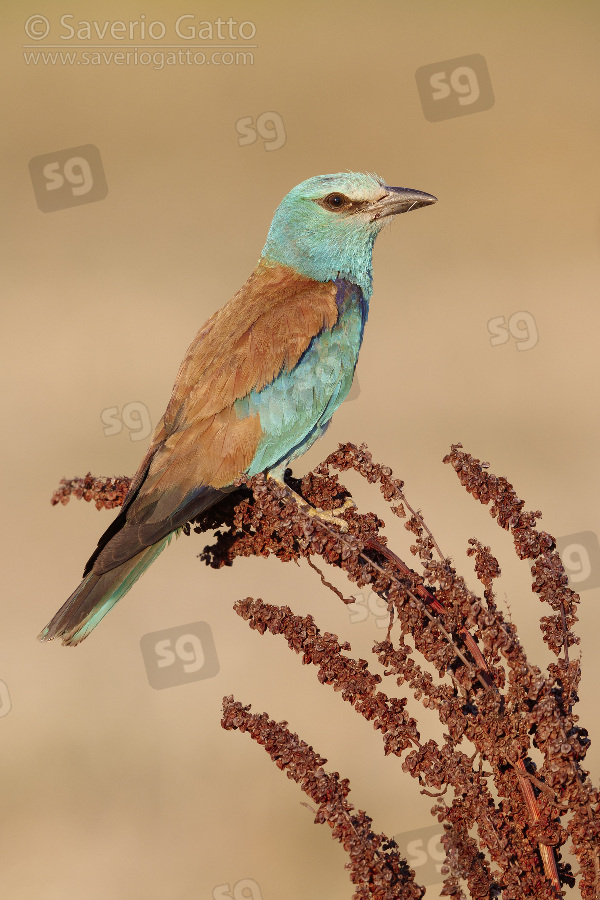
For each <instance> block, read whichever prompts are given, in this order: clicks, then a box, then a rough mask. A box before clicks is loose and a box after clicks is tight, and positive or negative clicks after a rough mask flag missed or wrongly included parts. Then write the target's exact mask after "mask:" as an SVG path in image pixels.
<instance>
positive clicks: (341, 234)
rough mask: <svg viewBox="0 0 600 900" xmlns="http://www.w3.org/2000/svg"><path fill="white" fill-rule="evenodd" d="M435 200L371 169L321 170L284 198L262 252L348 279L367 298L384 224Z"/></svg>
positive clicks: (313, 272)
mask: <svg viewBox="0 0 600 900" xmlns="http://www.w3.org/2000/svg"><path fill="white" fill-rule="evenodd" d="M435 201H436V198H435V197H433V196H432V195H431V194H426V193H424V192H423V191H415V190H413V189H412V188H401V187H390V186H389V185H387V184H386V183H385V182H384V181H383V179H381V178H379V177H378V176H377V175H371V174H368V173H363V172H339V173H338V174H336V175H317V176H316V177H315V178H309V179H308V180H307V181H303V182H302V183H301V184H298V185H296V187H295V188H293V189H292V190H291V191H290V192H289V194H287V196H285V197H284V198H283V200H282V201H281V203H280V205H279V206H278V208H277V209H276V211H275V215H274V216H273V221H272V222H271V227H270V229H269V234H268V236H267V242H266V244H265V246H264V249H263V252H262V255H263V257H266V258H267V259H269V260H271V261H273V262H278V263H282V264H283V265H286V266H290V267H291V268H292V269H294V270H295V271H297V272H300V274H302V275H306V276H307V277H309V278H314V279H315V280H316V281H332V280H334V279H335V278H338V277H342V278H345V279H347V280H348V281H352V282H354V284H358V285H359V286H360V287H361V288H362V291H363V294H364V295H365V298H367V299H368V298H369V296H370V294H371V257H372V252H373V244H374V242H375V238H376V237H377V235H378V234H379V232H380V231H381V229H382V228H383V227H384V226H385V225H387V224H388V223H390V222H391V221H392V219H393V218H394V217H395V216H396V215H398V214H399V213H403V212H409V211H410V210H411V209H418V208H419V207H421V206H428V205H429V204H430V203H435Z"/></svg>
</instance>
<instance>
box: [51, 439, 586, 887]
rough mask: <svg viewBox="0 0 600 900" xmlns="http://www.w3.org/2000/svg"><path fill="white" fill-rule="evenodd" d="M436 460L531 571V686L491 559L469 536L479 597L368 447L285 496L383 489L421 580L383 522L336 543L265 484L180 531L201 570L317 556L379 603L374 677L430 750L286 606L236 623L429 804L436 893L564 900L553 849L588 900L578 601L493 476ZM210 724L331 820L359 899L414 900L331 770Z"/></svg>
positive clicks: (251, 613)
mask: <svg viewBox="0 0 600 900" xmlns="http://www.w3.org/2000/svg"><path fill="white" fill-rule="evenodd" d="M445 462H447V463H450V464H451V465H452V467H453V468H454V470H455V471H456V473H457V475H458V477H459V479H460V481H461V483H462V484H463V485H464V486H465V488H466V489H467V491H468V492H469V493H471V494H472V495H473V496H474V497H475V498H476V499H478V500H480V502H482V503H484V504H488V503H491V510H490V511H491V514H492V515H493V516H494V517H495V518H496V520H497V522H498V524H499V525H500V526H501V527H502V528H504V529H510V531H511V533H512V535H513V539H514V542H515V549H516V551H517V553H518V555H519V557H520V558H527V559H530V560H532V561H533V565H532V576H533V584H532V590H533V591H534V592H535V593H537V594H538V596H539V598H540V600H541V601H542V602H547V603H548V604H549V605H550V607H551V610H552V613H553V614H552V615H550V616H544V617H542V620H541V629H542V633H543V635H544V639H545V640H546V642H547V644H548V646H549V647H550V648H551V649H552V650H553V652H554V653H555V654H556V656H557V661H556V662H555V663H552V664H551V665H549V666H548V667H547V669H546V671H545V672H544V671H542V670H541V668H540V667H538V666H536V665H534V664H532V663H531V662H530V661H529V659H528V657H527V655H526V653H525V650H524V648H523V647H522V645H521V643H520V641H519V638H518V634H517V631H516V628H515V626H514V625H513V624H512V623H511V622H509V621H507V620H506V619H505V618H504V616H503V615H502V612H501V611H500V609H499V608H498V606H497V604H496V602H495V598H494V582H495V581H496V579H497V578H498V577H499V576H500V567H499V564H498V561H497V560H496V559H495V557H494V556H493V554H492V552H491V549H490V548H489V547H484V546H483V545H482V544H481V543H480V542H479V541H477V540H476V539H475V538H472V539H471V540H470V541H469V547H468V549H467V554H468V555H469V556H470V557H472V559H473V562H474V565H475V572H476V574H477V577H478V578H479V580H480V582H481V583H482V585H483V592H482V593H483V596H482V597H478V596H476V595H475V594H474V593H473V592H472V591H471V590H470V589H469V588H468V587H467V584H466V582H465V580H464V578H462V577H461V576H460V575H459V574H458V572H457V571H456V569H455V567H454V566H453V564H452V562H451V561H450V560H449V559H448V558H446V557H444V555H443V554H442V552H441V550H440V548H439V545H438V543H437V541H436V539H435V537H434V535H433V534H432V533H431V531H430V530H429V528H428V527H427V525H426V523H425V521H424V519H423V517H422V515H421V514H420V512H418V511H416V510H415V509H414V508H413V507H412V506H411V505H410V504H409V503H408V501H407V499H406V497H405V495H404V491H403V489H404V485H403V482H402V481H399V480H397V479H394V478H393V477H392V471H391V469H389V468H388V467H385V466H380V465H379V464H376V463H374V462H373V460H372V457H371V454H370V453H369V451H368V449H367V447H366V446H365V445H362V446H361V447H356V446H355V445H353V444H344V445H340V447H339V449H338V450H337V451H335V452H334V453H332V454H331V455H330V456H329V457H327V459H326V460H325V461H324V462H323V463H322V464H321V465H319V466H317V468H316V469H315V470H314V472H311V473H309V475H307V476H305V477H304V478H303V479H302V480H295V479H293V478H292V477H291V476H289V477H288V484H289V485H290V487H292V488H294V490H296V491H297V492H298V493H300V494H301V495H302V497H303V498H304V500H306V501H308V502H309V503H310V504H311V505H313V506H314V507H317V508H318V509H325V510H330V509H334V508H336V507H339V506H341V505H342V503H343V501H344V499H345V498H346V497H348V496H349V494H348V491H347V490H346V489H345V488H344V487H343V485H341V484H340V483H339V480H338V476H337V474H332V472H331V470H332V469H336V470H338V471H344V470H347V469H349V468H353V469H354V470H355V471H357V472H358V473H359V474H360V475H362V476H363V477H364V478H365V479H366V480H367V481H368V482H369V483H379V487H380V490H381V492H382V493H383V495H384V497H385V499H386V500H387V501H388V502H389V503H391V504H393V506H392V509H393V511H394V512H395V513H396V514H397V515H399V516H402V517H405V518H406V523H405V527H406V528H407V529H408V530H409V531H410V532H411V534H412V535H413V536H414V545H413V547H412V551H413V553H414V555H415V556H416V557H418V559H419V561H420V567H421V573H420V574H419V573H416V572H414V571H412V569H411V568H410V567H409V566H407V565H406V563H404V562H403V561H402V560H401V559H399V558H398V557H397V556H396V555H395V554H394V553H393V552H392V551H391V550H390V549H389V547H388V546H387V540H386V538H385V536H384V535H383V534H382V533H381V529H382V528H383V527H384V523H383V522H382V521H381V519H379V518H378V517H377V516H376V515H375V514H374V513H365V514H360V513H359V512H358V511H357V510H356V509H351V510H346V511H345V512H344V513H343V518H344V520H345V522H346V524H347V526H348V531H347V533H341V532H340V530H339V529H338V528H337V527H336V526H335V525H331V524H328V523H327V522H324V521H321V520H319V519H318V518H315V517H312V516H309V515H308V514H307V512H306V511H305V509H303V508H302V507H301V506H300V505H298V504H297V503H296V502H295V500H294V499H293V498H292V497H291V496H290V494H289V492H288V491H287V490H286V488H283V487H281V486H280V485H278V484H276V483H274V482H273V481H272V480H270V479H267V478H265V477H264V476H263V475H257V476H254V477H253V478H250V479H247V478H242V479H240V481H239V485H238V488H237V490H235V491H234V492H232V493H231V494H230V495H229V496H228V497H226V498H225V500H224V501H223V502H222V503H221V504H220V505H219V506H218V507H214V508H213V509H212V510H210V511H209V512H208V513H206V514H204V515H203V516H202V517H200V518H199V519H197V520H195V521H193V522H192V523H190V524H189V525H188V526H187V527H186V528H184V531H186V533H189V532H190V530H191V528H193V529H194V531H196V532H203V531H207V530H208V529H213V530H214V529H217V530H216V533H215V536H214V537H215V539H214V543H213V544H211V545H209V546H207V547H205V549H204V551H203V553H202V558H203V560H204V561H205V562H206V564H208V565H211V566H213V567H215V568H219V567H221V566H224V565H232V563H233V561H234V560H235V558H236V557H238V556H251V555H254V556H265V557H266V556H269V555H271V554H274V555H275V556H277V557H278V558H279V559H281V560H282V561H283V562H287V561H289V560H299V559H300V558H306V559H307V560H308V561H309V563H310V564H311V565H312V566H313V568H316V569H317V571H320V570H319V569H318V567H317V566H316V565H315V564H314V562H313V559H314V557H317V556H320V557H321V558H322V559H323V560H324V561H325V562H326V563H329V564H330V565H333V566H336V567H338V568H341V569H342V570H343V571H344V572H345V573H346V575H347V577H348V578H349V580H350V581H351V582H352V583H354V584H356V585H357V586H359V587H361V586H364V585H366V584H368V585H369V586H370V587H371V588H372V590H373V591H375V592H376V593H378V594H379V595H380V596H381V597H383V598H384V599H385V600H386V601H387V604H388V609H389V611H390V627H389V629H388V634H387V636H386V638H385V639H384V640H383V641H380V642H378V643H376V644H375V645H374V647H373V653H374V655H375V657H376V659H377V660H378V662H379V664H380V665H381V666H383V668H384V675H385V676H387V677H393V678H395V679H396V682H397V684H398V685H401V686H404V687H405V688H406V689H408V690H410V691H411V692H412V694H413V695H414V697H415V698H416V699H417V700H419V701H420V702H421V703H422V704H423V705H424V706H425V707H428V708H430V709H433V710H435V711H436V712H437V714H438V716H439V718H440V721H441V722H442V724H443V726H444V731H445V733H444V740H443V742H442V743H441V744H438V743H436V742H435V741H432V740H429V741H427V742H426V743H421V740H420V735H419V731H418V723H417V722H416V721H415V719H414V718H411V717H410V716H408V715H407V713H406V709H405V707H406V700H404V699H397V698H393V697H389V696H388V695H386V694H385V693H384V692H383V691H382V690H381V689H380V684H381V677H380V676H379V675H378V674H375V673H372V672H371V671H370V670H369V666H368V663H367V661H366V660H362V659H358V660H355V659H353V658H352V657H351V656H349V655H348V654H347V652H346V651H349V650H350V649H351V648H350V645H349V644H347V643H341V642H339V641H338V638H337V637H336V636H335V635H332V634H322V633H321V632H320V631H319V629H318V627H317V625H316V624H315V622H314V620H313V618H312V617H311V616H307V617H304V618H303V617H299V616H295V615H294V614H293V612H292V610H291V609H290V608H289V607H287V606H282V607H279V606H273V605H269V604H265V603H263V602H262V601H261V600H253V599H252V598H247V599H246V600H243V601H240V602H238V603H237V604H236V607H235V608H236V612H237V613H238V614H239V615H240V616H242V618H244V619H245V620H247V621H248V623H249V625H250V627H252V628H255V629H256V630H258V631H259V632H260V633H264V632H266V631H269V632H270V633H272V634H276V635H280V636H282V637H283V638H284V639H285V640H286V641H287V642H288V645H289V646H290V648H291V649H293V650H294V651H295V652H296V653H299V654H301V655H302V661H303V663H305V664H311V665H315V666H316V667H317V669H318V678H319V681H320V682H321V683H322V684H324V685H329V686H332V687H333V688H334V689H335V690H337V691H339V692H340V693H341V696H342V698H343V699H344V700H346V701H348V702H349V703H351V705H352V707H353V708H354V709H355V711H356V712H357V713H359V714H360V715H362V716H363V717H364V718H365V719H367V720H368V721H371V722H372V723H373V726H374V728H376V729H377V730H378V731H379V732H380V733H381V736H382V739H383V744H384V752H385V754H392V755H396V756H400V757H402V768H403V770H404V771H405V772H407V773H409V774H410V775H412V776H413V777H414V778H416V779H417V780H418V782H419V784H420V785H421V789H422V792H423V793H425V794H427V795H429V796H432V797H434V798H435V801H436V802H435V805H434V807H433V809H432V813H433V814H434V815H435V816H437V818H438V820H439V821H440V822H442V823H443V824H444V829H445V837H444V845H445V849H446V864H445V867H444V869H443V870H442V874H443V875H444V877H445V882H444V883H445V887H444V893H445V894H446V895H451V896H455V897H463V896H465V894H464V893H463V886H464V884H465V883H466V886H467V889H468V892H469V895H470V896H471V897H473V898H484V897H495V896H501V897H503V898H505V900H513V898H514V900H517V898H521V897H535V898H557V897H560V896H564V892H563V886H564V885H571V886H573V885H574V883H575V877H574V875H573V873H572V872H571V870H570V867H569V866H568V865H567V864H565V863H564V862H563V861H562V860H561V850H560V848H561V847H562V846H563V845H564V844H565V842H566V841H567V840H570V845H571V849H572V851H573V853H574V854H575V855H576V857H577V859H578V863H579V870H578V872H577V873H576V875H577V877H578V879H579V881H578V887H579V891H580V895H581V897H582V898H585V900H588V898H596V900H598V898H600V862H599V851H600V795H599V793H598V790H597V789H596V788H594V787H593V785H592V784H591V782H590V779H589V776H588V773H587V772H586V771H585V769H584V768H583V767H582V762H583V760H584V758H585V754H586V752H587V749H588V747H589V738H588V736H587V732H586V730H585V729H584V728H581V727H580V726H579V725H578V724H577V723H578V717H577V716H576V715H575V714H574V711H573V710H574V707H575V704H576V703H577V700H578V697H577V688H578V685H579V680H580V677H581V671H580V666H579V660H576V659H570V657H569V648H571V647H573V646H575V645H576V644H577V643H578V641H579V638H578V637H577V635H576V634H575V633H574V630H573V628H574V625H575V623H576V621H577V617H576V612H575V610H576V603H577V601H578V598H577V595H576V594H574V593H573V591H571V590H570V589H569V588H568V586H567V579H566V576H565V573H564V570H563V568H562V564H561V562H560V558H559V555H558V553H557V552H556V548H555V543H554V539H553V538H552V536H551V535H549V534H547V533H546V532H543V531H539V530H537V529H536V527H535V526H536V522H537V520H538V519H539V517H540V513H539V512H526V511H525V510H524V502H523V501H522V500H520V499H519V498H518V497H517V495H516V493H515V492H514V490H513V488H512V486H511V485H510V484H509V483H508V481H507V480H506V479H505V478H502V477H497V476H494V475H493V474H491V473H490V472H489V471H488V470H487V465H486V464H482V463H481V462H480V461H479V460H476V459H474V458H473V457H472V456H470V455H469V454H467V453H465V452H464V451H463V450H462V447H461V445H459V444H457V445H454V446H453V447H452V449H451V452H450V454H449V455H448V456H447V457H446V458H445ZM125 483H126V479H108V480H106V481H105V482H103V481H102V480H100V479H92V478H91V476H89V475H88V476H86V479H75V480H73V481H71V482H67V481H63V483H62V487H61V488H60V489H59V491H57V493H56V494H55V496H54V498H53V502H59V501H60V502H63V503H65V502H67V500H68V495H69V493H75V495H76V496H84V497H86V499H94V500H95V501H96V505H97V506H98V508H100V507H101V506H103V505H118V502H119V499H118V498H119V497H121V496H122V495H121V494H120V493H119V491H120V489H121V487H122V486H123V485H125ZM115 500H116V501H117V502H115ZM321 578H322V580H323V581H324V583H325V584H328V583H327V582H326V581H325V579H324V576H323V575H322V574H321ZM329 586H330V587H331V585H329ZM333 590H335V592H336V593H337V594H338V596H340V597H341V598H342V599H343V600H344V602H350V601H349V600H347V599H345V598H344V597H343V596H342V595H341V594H340V592H339V591H337V590H336V589H333ZM406 638H410V642H407V640H406ZM413 648H414V649H413ZM419 656H422V657H423V658H424V659H426V660H427V661H428V662H429V663H430V664H432V665H433V666H434V668H435V671H436V672H437V676H438V677H437V678H434V677H432V675H431V674H430V673H429V672H427V671H425V670H424V668H423V667H422V665H420V664H419V662H418V659H416V658H415V657H417V658H418V657H419ZM223 725H224V727H226V728H239V729H240V730H243V731H248V732H249V733H250V734H251V736H252V737H253V738H254V739H255V740H257V741H258V742H259V743H262V744H263V745H264V746H265V748H266V749H267V750H268V752H269V753H270V754H271V756H272V758H273V759H275V760H276V761H277V764H278V765H279V766H280V767H281V768H286V771H287V773H288V776H289V777H292V778H294V780H296V781H297V782H298V783H299V784H300V785H301V787H302V788H303V790H305V791H306V793H307V794H309V796H310V797H311V798H312V799H313V800H314V801H315V802H316V803H318V804H319V812H318V814H317V818H316V821H323V822H325V821H326V822H328V823H329V824H330V826H331V827H332V828H333V830H334V836H336V837H337V838H338V839H339V840H341V841H342V843H343V845H344V847H345V848H346V850H347V851H348V853H349V855H350V863H349V864H348V865H349V868H350V870H351V877H352V880H353V883H354V884H355V885H356V886H357V887H356V893H355V894H354V897H355V898H363V897H365V898H366V897H377V898H392V897H402V898H404V897H420V896H421V895H422V888H420V887H418V886H417V885H416V884H415V883H414V878H413V873H411V872H410V870H409V869H408V867H407V865H406V863H404V862H403V861H402V860H400V859H399V857H398V855H397V851H396V850H395V849H394V848H393V846H392V844H393V842H390V841H388V840H387V839H386V838H385V837H384V836H383V835H374V834H373V833H372V832H371V831H370V822H371V820H370V819H369V818H368V816H366V814H365V813H362V812H359V813H357V814H353V813H351V810H352V807H351V806H350V805H349V804H348V803H347V801H346V796H347V793H348V789H347V782H346V781H339V777H338V775H337V773H335V774H334V775H328V774H327V773H325V771H324V770H323V768H322V764H323V763H324V762H325V760H323V759H321V757H319V756H318V755H317V754H315V753H314V751H313V750H312V748H310V747H308V746H307V745H306V744H304V743H303V742H302V741H300V740H299V738H298V737H297V735H294V734H292V733H291V732H290V731H288V730H287V728H286V726H285V723H279V724H276V723H274V722H272V721H270V720H269V719H268V716H267V714H266V713H265V714H261V715H256V714H251V713H250V712H249V707H242V705H241V704H240V703H237V702H236V701H234V700H233V698H231V697H229V698H225V701H224V719H223ZM463 742H465V743H464V746H463V747H461V743H463ZM466 742H468V744H467V743H466ZM467 747H468V748H469V754H470V755H469V754H467V753H465V750H466V749H467ZM532 747H535V748H537V750H538V751H539V752H540V754H541V760H542V762H541V765H540V766H539V767H536V765H535V763H534V762H533V760H532V759H531V758H530V752H531V748H532ZM473 748H475V753H474V754H473V752H472V751H473ZM492 785H493V789H492ZM386 848H387V849H386Z"/></svg>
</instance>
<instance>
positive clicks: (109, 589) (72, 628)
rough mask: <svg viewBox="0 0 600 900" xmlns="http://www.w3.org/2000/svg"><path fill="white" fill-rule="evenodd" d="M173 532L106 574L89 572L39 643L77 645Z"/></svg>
mask: <svg viewBox="0 0 600 900" xmlns="http://www.w3.org/2000/svg"><path fill="white" fill-rule="evenodd" d="M174 533H175V532H171V534H168V535H167V537H165V538H163V539H162V540H160V541H157V543H156V544H152V546H150V547H146V548H145V549H144V550H142V551H141V553H138V554H137V556H134V557H132V559H129V560H127V562H124V563H122V564H121V565H120V566H117V567H116V568H114V569H110V570H109V571H108V572H104V573H102V574H101V575H98V574H97V573H95V572H94V571H93V570H92V571H91V572H90V573H89V575H86V577H85V578H84V579H83V581H82V582H81V584H80V585H79V587H78V588H77V589H76V590H75V591H73V593H72V594H71V596H70V597H69V599H68V600H67V601H66V603H65V604H64V605H63V606H61V608H60V609H59V610H58V612H57V613H56V615H55V616H54V617H53V618H52V619H51V620H50V622H48V624H47V625H46V627H45V628H44V630H43V631H42V632H41V633H40V634H39V635H38V637H39V639H40V641H51V640H52V639H53V638H56V637H59V638H62V642H63V644H65V645H71V646H75V644H79V643H80V641H82V640H83V639H84V638H86V637H87V636H88V634H89V633H90V632H91V631H93V630H94V628H95V627H96V625H97V624H98V622H99V621H100V620H101V619H103V618H104V616H105V615H106V613H107V612H109V611H110V610H111V609H112V608H113V606H114V605H115V603H117V602H118V601H119V600H120V599H121V597H124V596H125V594H126V593H127V591H128V590H129V588H130V587H132V586H133V585H134V584H135V582H136V581H137V580H138V578H139V577H140V576H141V575H143V574H144V572H145V571H146V569H147V568H148V566H150V565H151V564H152V563H153V562H154V560H155V559H156V557H157V556H158V555H159V553H161V552H162V551H163V550H164V549H165V547H166V546H167V545H168V544H169V543H170V541H171V538H172V537H173V534H174Z"/></svg>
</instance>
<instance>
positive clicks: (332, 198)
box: [323, 193, 351, 209]
mask: <svg viewBox="0 0 600 900" xmlns="http://www.w3.org/2000/svg"><path fill="white" fill-rule="evenodd" d="M350 202H351V201H350V200H349V199H348V197H346V196H345V194H338V193H333V194H327V196H326V197H324V198H323V206H326V207H327V208H328V209H343V208H344V207H345V206H347V205H348V204H349V203H350Z"/></svg>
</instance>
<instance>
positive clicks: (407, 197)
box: [369, 185, 437, 222]
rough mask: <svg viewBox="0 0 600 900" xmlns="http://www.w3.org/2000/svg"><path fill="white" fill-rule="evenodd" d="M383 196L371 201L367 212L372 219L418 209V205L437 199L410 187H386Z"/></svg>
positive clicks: (428, 203) (433, 201)
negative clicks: (370, 214)
mask: <svg viewBox="0 0 600 900" xmlns="http://www.w3.org/2000/svg"><path fill="white" fill-rule="evenodd" d="M385 190H386V191H387V193H386V195H385V197H382V198H381V200H376V201H375V203H371V205H370V207H369V212H371V213H372V221H373V222H374V221H375V220H376V219H382V218H383V217H384V216H396V215H398V213H404V212H410V210H411V209H418V208H419V207H420V206H429V205H430V204H431V203H435V202H436V201H437V197H434V196H433V194H426V193H424V191H415V190H413V189H412V188H403V187H388V186H387V185H385Z"/></svg>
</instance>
